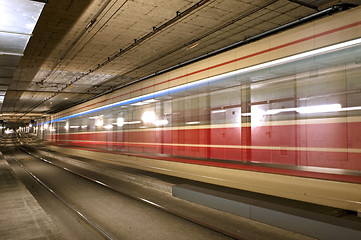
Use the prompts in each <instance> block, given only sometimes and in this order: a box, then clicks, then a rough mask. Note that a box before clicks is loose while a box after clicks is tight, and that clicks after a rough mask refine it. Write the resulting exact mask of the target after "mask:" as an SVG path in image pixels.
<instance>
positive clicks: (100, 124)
mask: <svg viewBox="0 0 361 240" xmlns="http://www.w3.org/2000/svg"><path fill="white" fill-rule="evenodd" d="M103 125H104V120H103V118H97V119H96V120H95V126H97V127H102V126H103Z"/></svg>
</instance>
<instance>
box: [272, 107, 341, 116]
mask: <svg viewBox="0 0 361 240" xmlns="http://www.w3.org/2000/svg"><path fill="white" fill-rule="evenodd" d="M339 111H343V108H341V104H325V105H314V106H307V107H296V108H281V109H269V110H267V111H266V113H265V114H267V115H273V114H278V113H281V112H298V113H300V114H306V113H323V112H339Z"/></svg>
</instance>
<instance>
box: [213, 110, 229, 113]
mask: <svg viewBox="0 0 361 240" xmlns="http://www.w3.org/2000/svg"><path fill="white" fill-rule="evenodd" d="M225 111H226V110H225V109H222V110H214V111H212V113H223V112H225Z"/></svg>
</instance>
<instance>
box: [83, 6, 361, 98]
mask: <svg viewBox="0 0 361 240" xmlns="http://www.w3.org/2000/svg"><path fill="white" fill-rule="evenodd" d="M351 7H355V6H354V5H351V4H337V5H334V6H332V7H329V8H327V9H324V10H322V11H319V12H317V13H314V14H311V15H309V16H306V17H303V18H300V19H298V20H295V21H292V22H290V23H287V24H285V25H282V26H279V27H276V28H273V29H271V30H269V31H266V32H264V33H261V34H258V35H256V36H252V37H249V38H246V39H244V40H242V41H239V42H236V43H234V44H231V45H229V46H226V47H224V48H221V49H218V50H215V51H213V52H210V53H206V54H204V55H202V56H199V57H197V58H194V59H191V60H188V61H185V62H183V63H179V64H177V65H175V66H172V67H169V68H166V69H164V70H161V71H158V72H155V73H153V74H150V75H148V76H145V77H142V78H140V79H137V80H134V81H131V82H129V83H126V84H123V85H121V86H119V87H116V88H114V89H111V90H109V91H106V92H104V93H101V94H98V95H96V96H94V97H92V98H90V99H88V100H86V101H89V100H92V99H94V98H97V97H100V96H103V95H106V94H108V93H111V92H114V91H116V90H119V89H121V88H124V87H127V86H129V85H132V84H135V83H137V82H141V81H144V80H146V79H149V78H152V77H155V76H158V75H160V74H163V73H166V72H169V71H172V70H175V69H177V68H180V67H183V66H186V65H189V64H191V63H194V62H197V61H200V60H203V59H205V58H208V57H211V56H214V55H217V54H220V53H222V52H225V51H229V50H231V49H234V48H237V47H240V46H243V45H245V44H248V43H250V42H254V41H256V40H260V39H262V38H265V37H268V36H270V35H273V34H276V33H279V32H281V31H284V30H287V29H290V28H292V27H295V26H298V25H300V24H303V23H306V22H308V21H311V20H315V19H316V18H320V17H323V16H326V15H330V14H335V13H337V12H341V11H344V10H347V9H349V8H351ZM83 102H85V101H83ZM83 102H81V103H83ZM78 104H80V103H78ZM76 105H77V104H76Z"/></svg>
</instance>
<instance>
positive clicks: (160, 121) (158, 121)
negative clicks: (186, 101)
mask: <svg viewBox="0 0 361 240" xmlns="http://www.w3.org/2000/svg"><path fill="white" fill-rule="evenodd" d="M167 124H168V120H167V119H164V120H156V121H154V125H156V126H162V125H167Z"/></svg>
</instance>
